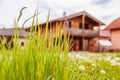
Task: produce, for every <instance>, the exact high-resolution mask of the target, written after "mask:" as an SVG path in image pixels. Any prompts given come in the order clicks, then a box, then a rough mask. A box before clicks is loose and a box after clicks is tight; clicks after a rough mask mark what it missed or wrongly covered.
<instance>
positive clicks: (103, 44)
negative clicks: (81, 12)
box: [95, 30, 112, 52]
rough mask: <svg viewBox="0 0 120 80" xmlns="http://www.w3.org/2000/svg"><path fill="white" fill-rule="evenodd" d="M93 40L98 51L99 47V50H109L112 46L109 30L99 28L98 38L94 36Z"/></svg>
mask: <svg viewBox="0 0 120 80" xmlns="http://www.w3.org/2000/svg"><path fill="white" fill-rule="evenodd" d="M95 41H96V43H95V48H96V51H98V49H99V51H100V52H109V51H110V50H111V48H112V42H111V40H110V31H108V30H101V31H100V35H99V38H98V37H97V38H95ZM98 45H99V46H98ZM98 47H99V48H98Z"/></svg>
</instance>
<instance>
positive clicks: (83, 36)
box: [82, 14, 85, 51]
mask: <svg viewBox="0 0 120 80" xmlns="http://www.w3.org/2000/svg"><path fill="white" fill-rule="evenodd" d="M84 29H85V14H83V16H82V50H83V51H84V50H85V42H84V39H85V35H84Z"/></svg>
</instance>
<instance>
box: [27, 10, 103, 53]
mask: <svg viewBox="0 0 120 80" xmlns="http://www.w3.org/2000/svg"><path fill="white" fill-rule="evenodd" d="M56 24H58V25H60V26H56ZM102 25H104V23H103V22H101V21H99V20H98V19H96V18H95V17H93V16H92V15H90V14H88V13H87V12H85V11H82V12H78V13H75V14H72V15H68V16H66V15H65V14H64V16H63V17H62V18H58V19H55V20H51V21H49V24H48V29H49V30H52V33H53V35H54V36H55V35H56V27H61V30H60V31H61V34H62V33H63V32H62V30H63V29H66V30H65V31H66V33H67V34H69V35H70V38H71V39H70V40H71V43H72V44H73V46H72V47H71V48H70V51H95V47H94V43H95V42H94V40H93V39H94V38H95V37H98V31H95V30H94V27H99V30H100V26H102ZM40 27H41V29H42V33H41V34H43V33H44V32H45V27H46V23H42V24H40ZM25 30H26V31H30V28H26V29H25ZM48 32H49V31H48Z"/></svg>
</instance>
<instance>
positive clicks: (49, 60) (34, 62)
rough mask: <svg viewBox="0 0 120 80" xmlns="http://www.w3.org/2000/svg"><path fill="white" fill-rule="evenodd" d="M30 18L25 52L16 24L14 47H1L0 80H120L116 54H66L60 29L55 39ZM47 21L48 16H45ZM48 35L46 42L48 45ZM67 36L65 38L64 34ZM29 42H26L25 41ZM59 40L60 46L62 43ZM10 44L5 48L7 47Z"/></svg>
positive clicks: (119, 58)
mask: <svg viewBox="0 0 120 80" xmlns="http://www.w3.org/2000/svg"><path fill="white" fill-rule="evenodd" d="M35 17H36V16H33V21H32V24H31V29H30V34H29V35H30V36H29V37H25V40H26V43H25V48H24V49H23V50H22V49H21V48H20V45H19V42H18V39H19V37H18V35H17V27H18V21H16V20H15V23H14V25H15V35H14V39H13V43H14V47H13V48H12V49H10V48H9V49H6V48H5V46H4V44H3V43H2V42H1V43H0V80H119V79H120V76H119V75H120V54H119V53H89V52H87V53H86V52H78V53H75V52H69V51H68V50H69V47H68V46H69V45H68V43H69V36H68V37H64V39H62V34H60V32H59V27H60V25H58V29H56V31H57V32H58V33H57V35H56V36H57V37H55V38H54V39H53V38H52V35H49V33H48V23H46V24H47V25H46V32H45V34H44V35H41V34H40V33H41V29H40V28H39V29H38V32H37V33H38V34H37V35H36V27H35V25H36V24H38V21H37V19H36V21H35ZM48 17H49V16H48ZM48 35H49V41H48ZM64 35H65V36H66V34H64ZM28 40H29V41H28ZM61 40H62V43H61ZM9 45H10V43H9V44H8V46H9Z"/></svg>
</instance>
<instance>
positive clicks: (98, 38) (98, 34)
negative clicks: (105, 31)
mask: <svg viewBox="0 0 120 80" xmlns="http://www.w3.org/2000/svg"><path fill="white" fill-rule="evenodd" d="M99 40H100V24H98V52H100V43H99Z"/></svg>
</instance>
